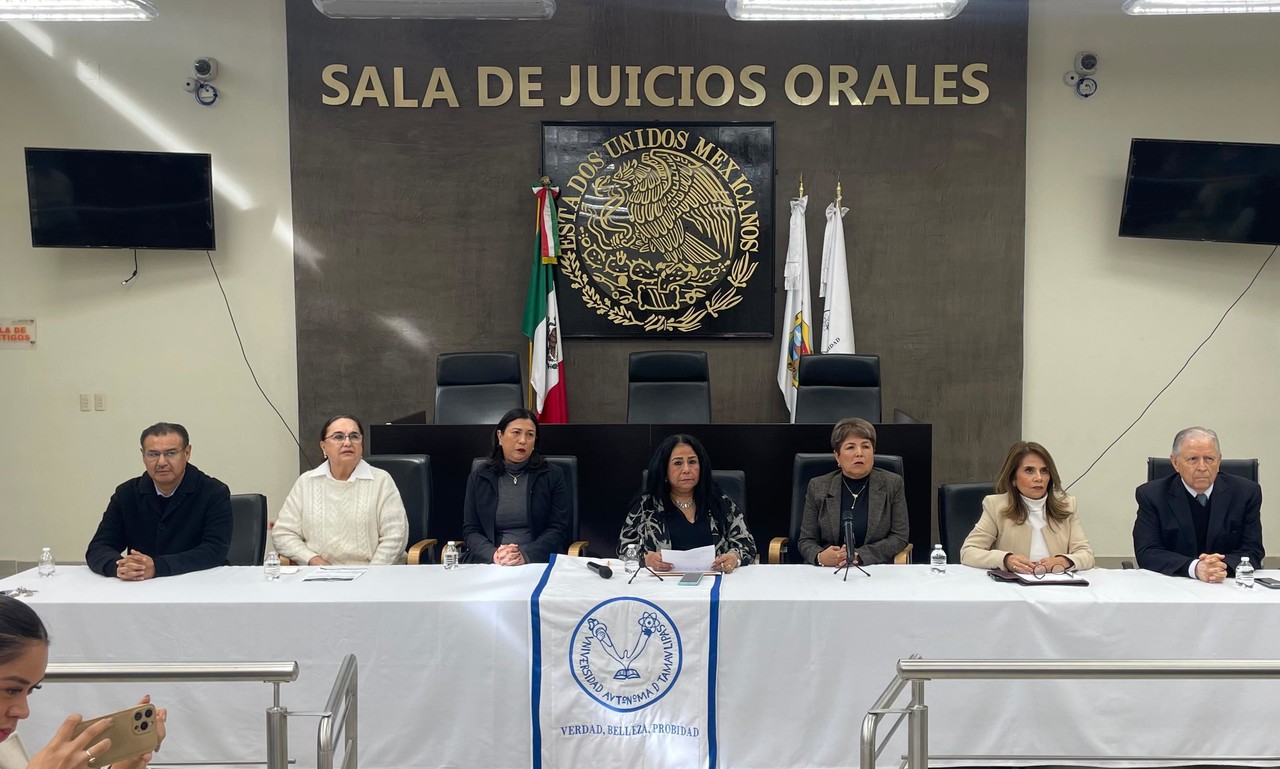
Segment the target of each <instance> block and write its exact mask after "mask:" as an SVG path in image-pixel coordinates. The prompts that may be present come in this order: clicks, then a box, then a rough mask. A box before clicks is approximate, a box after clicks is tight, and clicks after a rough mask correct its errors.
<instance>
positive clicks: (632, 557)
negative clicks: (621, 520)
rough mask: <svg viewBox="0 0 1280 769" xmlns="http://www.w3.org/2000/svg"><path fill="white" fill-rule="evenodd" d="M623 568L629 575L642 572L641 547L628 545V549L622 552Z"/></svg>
mask: <svg viewBox="0 0 1280 769" xmlns="http://www.w3.org/2000/svg"><path fill="white" fill-rule="evenodd" d="M622 568H623V569H624V570H626V572H627V573H628V574H635V573H636V572H637V571H640V546H639V545H627V548H626V549H625V550H623V551H622Z"/></svg>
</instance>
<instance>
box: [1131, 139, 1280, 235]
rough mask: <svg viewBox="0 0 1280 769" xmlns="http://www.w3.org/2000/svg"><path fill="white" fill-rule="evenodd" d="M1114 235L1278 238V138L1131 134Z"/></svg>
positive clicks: (1279, 165) (1279, 194) (1279, 163)
mask: <svg viewBox="0 0 1280 769" xmlns="http://www.w3.org/2000/svg"><path fill="white" fill-rule="evenodd" d="M1120 235H1121V236H1123V237H1131V238H1170V239H1174V240H1210V241H1218V242H1224V243H1260V244H1266V245H1271V244H1277V243H1280V145H1276V144H1232V143H1228V142H1197V141H1171V140H1165V139H1134V140H1133V143H1132V144H1131V145H1130V147H1129V178H1128V182H1127V183H1126V184H1125V190H1124V208H1123V210H1122V211H1121V214H1120Z"/></svg>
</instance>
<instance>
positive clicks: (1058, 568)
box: [1031, 563, 1076, 579]
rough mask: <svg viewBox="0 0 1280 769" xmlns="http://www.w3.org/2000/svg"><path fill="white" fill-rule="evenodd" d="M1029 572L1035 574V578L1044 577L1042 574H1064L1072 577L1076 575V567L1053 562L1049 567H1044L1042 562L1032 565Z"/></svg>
mask: <svg viewBox="0 0 1280 769" xmlns="http://www.w3.org/2000/svg"><path fill="white" fill-rule="evenodd" d="M1031 573H1032V575H1034V576H1035V578H1036V579H1044V575H1046V574H1065V575H1067V576H1068V577H1074V576H1075V575H1076V567H1074V566H1063V565H1062V564H1060V563H1055V564H1054V565H1053V566H1052V567H1051V568H1050V567H1046V566H1045V565H1044V564H1043V563H1037V564H1036V565H1035V566H1034V567H1032V569H1031Z"/></svg>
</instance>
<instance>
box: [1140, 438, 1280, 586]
mask: <svg viewBox="0 0 1280 769" xmlns="http://www.w3.org/2000/svg"><path fill="white" fill-rule="evenodd" d="M1169 459H1170V460H1171V461H1172V462H1173V469H1174V470H1176V471H1177V472H1175V473H1174V474H1173V475H1170V476H1168V477H1165V478H1157V479H1155V480H1154V481H1150V482H1148V483H1144V484H1143V485H1141V486H1139V487H1138V490H1137V498H1138V519H1137V521H1136V522H1134V525H1133V551H1134V553H1135V554H1136V555H1137V557H1138V567H1139V568H1142V569H1150V570H1151V571H1158V572H1161V573H1162V574H1169V575H1171V576H1175V577H1191V578H1193V579H1198V580H1201V581H1203V582H1222V581H1224V580H1226V579H1227V578H1228V577H1231V576H1234V575H1235V573H1236V566H1238V565H1239V564H1240V559H1241V558H1243V557H1244V556H1248V557H1249V560H1250V562H1251V563H1252V564H1253V566H1254V568H1261V567H1262V556H1263V555H1264V553H1263V549H1262V515H1261V512H1262V487H1261V486H1259V485H1258V484H1256V483H1254V482H1253V481H1251V480H1249V479H1247V478H1240V477H1238V476H1234V475H1229V474H1227V473H1219V472H1218V470H1219V469H1220V468H1221V464H1222V449H1221V448H1220V447H1219V443H1218V434H1217V433H1215V432H1214V431H1212V430H1210V429H1208V428H1205V427H1188V428H1187V429H1185V430H1182V431H1181V432H1179V433H1178V435H1177V436H1176V437H1175V438H1174V439H1173V454H1172V456H1170V457H1169Z"/></svg>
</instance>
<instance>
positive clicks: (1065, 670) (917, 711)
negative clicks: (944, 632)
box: [859, 655, 1280, 769]
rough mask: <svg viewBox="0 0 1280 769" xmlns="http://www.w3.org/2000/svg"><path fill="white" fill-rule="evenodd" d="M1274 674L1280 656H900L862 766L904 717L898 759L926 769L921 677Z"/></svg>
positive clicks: (1201, 759) (871, 725)
mask: <svg viewBox="0 0 1280 769" xmlns="http://www.w3.org/2000/svg"><path fill="white" fill-rule="evenodd" d="M1057 678H1071V679H1123V680H1136V679H1147V680H1173V679H1239V678H1253V679H1275V678H1280V660H1140V659H1139V660H926V659H921V658H920V656H919V655H912V656H911V657H910V658H909V659H904V660H898V672H897V675H895V676H894V677H893V680H892V681H891V682H890V683H889V686H888V687H887V688H886V689H885V690H884V693H883V694H881V695H880V698H879V699H878V700H876V704H875V705H874V706H872V708H871V709H870V710H868V711H867V715H866V717H865V718H863V720H862V737H861V744H860V746H859V753H860V765H861V767H862V769H875V765H876V759H877V758H879V757H880V754H881V753H882V752H883V751H884V749H885V747H886V746H887V745H888V743H889V740H890V738H892V737H893V735H894V733H895V732H897V730H898V727H899V726H900V725H901V724H902V721H903V719H904V718H905V719H906V721H907V754H906V756H904V757H903V760H902V761H901V762H900V763H899V766H901V767H906V769H928V766H929V758H930V756H929V707H928V706H927V705H926V704H925V698H924V688H925V682H927V681H934V680H968V681H974V680H984V681H985V680H995V679H1004V680H1008V679H1038V680H1043V679H1057ZM908 685H910V686H911V699H910V701H909V702H908V703H907V705H906V706H905V707H900V708H895V707H894V703H895V702H896V701H897V700H898V698H899V696H901V694H902V691H903V690H904V689H906V688H907V686H908ZM886 716H897V718H895V719H893V723H892V726H891V727H890V728H889V731H888V733H886V734H885V735H884V739H883V740H881V741H879V742H877V737H878V734H879V728H880V721H881V720H882V719H884V718H885V717H886ZM933 758H937V759H940V760H948V761H984V760H997V759H1017V760H1023V761H1027V760H1030V761H1034V762H1036V763H1054V762H1055V761H1056V762H1062V761H1087V762H1090V763H1095V764H1098V765H1105V764H1108V763H1115V762H1120V761H1123V762H1126V763H1135V762H1143V761H1152V762H1169V761H1177V762H1180V763H1184V764H1202V763H1212V762H1214V761H1218V762H1221V761H1234V762H1244V761H1271V762H1275V761H1277V760H1280V757H1278V756H1116V755H1107V756H1082V755H1034V756H1033V755H945V756H944V755H939V756H933Z"/></svg>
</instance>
